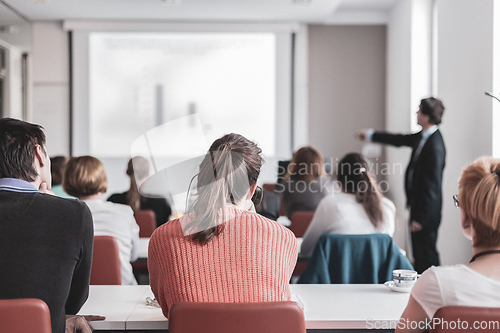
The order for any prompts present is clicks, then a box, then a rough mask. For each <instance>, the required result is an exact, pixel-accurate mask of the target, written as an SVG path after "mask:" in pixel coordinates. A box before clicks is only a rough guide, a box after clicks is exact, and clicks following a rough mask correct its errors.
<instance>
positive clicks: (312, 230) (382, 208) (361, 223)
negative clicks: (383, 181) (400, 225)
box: [300, 153, 396, 257]
mask: <svg viewBox="0 0 500 333" xmlns="http://www.w3.org/2000/svg"><path fill="white" fill-rule="evenodd" d="M337 181H338V183H339V185H340V190H341V191H340V192H339V193H335V195H333V196H331V195H330V196H327V197H325V198H324V199H323V200H321V202H320V203H319V205H318V208H316V211H315V213H314V217H313V219H312V221H311V224H309V227H308V228H307V230H306V232H305V234H304V237H303V241H302V246H301V250H300V255H301V256H304V257H309V256H311V254H312V252H313V250H314V246H315V245H316V242H317V241H318V239H319V237H321V235H323V234H326V233H339V234H373V233H385V234H388V235H390V236H391V237H392V235H393V234H394V225H395V219H396V207H395V206H394V204H393V203H392V202H391V201H390V200H389V199H387V198H384V197H383V196H382V194H381V193H380V190H379V188H378V185H377V182H376V180H375V177H374V176H373V175H372V174H370V172H369V168H368V163H367V161H366V160H365V159H364V157H363V156H361V155H360V154H357V153H350V154H347V155H346V156H344V158H342V160H341V161H340V162H339V165H338V168H337Z"/></svg>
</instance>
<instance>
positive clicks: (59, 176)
mask: <svg viewBox="0 0 500 333" xmlns="http://www.w3.org/2000/svg"><path fill="white" fill-rule="evenodd" d="M66 163H68V158H67V157H66V156H56V157H51V158H50V174H51V175H52V188H51V189H50V190H51V191H52V192H54V195H55V196H57V197H61V198H71V199H74V197H72V196H71V195H68V193H66V192H64V190H63V188H62V180H63V176H64V169H66Z"/></svg>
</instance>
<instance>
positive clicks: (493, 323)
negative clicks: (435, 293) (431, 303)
mask: <svg viewBox="0 0 500 333" xmlns="http://www.w3.org/2000/svg"><path fill="white" fill-rule="evenodd" d="M432 322H433V324H434V325H432V328H431V330H430V333H456V332H481V333H493V332H499V331H500V308H485V307H473V306H446V307H443V308H441V309H439V310H437V311H436V313H435V314H434V318H433V319H432ZM457 325H459V326H460V327H458V326H457Z"/></svg>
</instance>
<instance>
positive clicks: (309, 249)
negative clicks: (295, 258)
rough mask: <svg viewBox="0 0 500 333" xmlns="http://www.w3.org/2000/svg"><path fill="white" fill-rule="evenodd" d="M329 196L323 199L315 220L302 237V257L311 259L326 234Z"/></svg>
mask: <svg viewBox="0 0 500 333" xmlns="http://www.w3.org/2000/svg"><path fill="white" fill-rule="evenodd" d="M328 198H329V197H328V196H327V197H325V198H323V199H322V200H321V201H320V202H319V204H318V207H317V208H316V211H315V212H314V216H313V219H312V221H311V223H310V224H309V227H307V230H306V232H305V234H304V237H302V245H301V247H300V256H301V257H310V256H311V255H312V253H313V250H314V247H315V246H316V242H317V241H318V239H319V238H320V237H321V235H323V233H324V232H325V224H327V223H328V216H329V214H328Z"/></svg>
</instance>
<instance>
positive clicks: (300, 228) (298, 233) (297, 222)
mask: <svg viewBox="0 0 500 333" xmlns="http://www.w3.org/2000/svg"><path fill="white" fill-rule="evenodd" d="M313 216H314V211H297V212H294V213H293V215H292V224H291V225H290V230H292V232H293V233H294V235H295V237H302V236H304V234H305V233H306V230H307V227H308V226H309V224H310V223H311V221H312V219H313Z"/></svg>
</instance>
